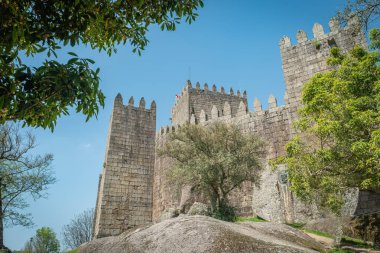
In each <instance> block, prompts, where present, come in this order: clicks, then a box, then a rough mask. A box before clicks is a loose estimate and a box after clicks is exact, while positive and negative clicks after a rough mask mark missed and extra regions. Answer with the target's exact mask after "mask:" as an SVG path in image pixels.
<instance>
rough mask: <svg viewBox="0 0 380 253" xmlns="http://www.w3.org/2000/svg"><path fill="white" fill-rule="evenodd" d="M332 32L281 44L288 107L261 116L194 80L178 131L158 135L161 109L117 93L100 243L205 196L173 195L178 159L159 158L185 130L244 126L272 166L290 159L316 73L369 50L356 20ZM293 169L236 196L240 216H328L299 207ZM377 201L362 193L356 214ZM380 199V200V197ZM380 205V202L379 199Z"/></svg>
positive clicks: (178, 105) (177, 115)
mask: <svg viewBox="0 0 380 253" xmlns="http://www.w3.org/2000/svg"><path fill="white" fill-rule="evenodd" d="M329 26H330V32H329V33H325V32H324V29H323V27H322V26H321V25H320V24H315V25H314V27H313V38H310V39H309V38H308V37H307V35H306V33H305V32H304V31H298V33H297V36H296V37H297V43H296V44H292V43H291V41H290V39H289V38H288V37H283V38H282V40H281V41H280V51H281V57H282V69H283V74H284V80H285V84H286V92H285V105H282V106H278V105H277V101H276V98H275V97H273V96H271V97H269V100H268V104H269V108H268V109H265V110H264V109H263V108H262V106H261V103H260V101H258V100H257V99H256V100H255V101H254V111H253V112H250V111H248V98H247V94H246V92H245V91H244V92H242V93H240V92H239V91H236V93H235V92H234V91H233V90H232V89H229V90H225V89H224V88H223V87H220V89H219V90H217V87H216V86H215V85H213V86H212V87H209V86H208V85H207V84H205V85H204V86H203V87H201V86H200V84H199V83H196V84H195V85H194V86H195V87H193V85H192V84H191V83H190V81H188V82H187V83H186V85H185V87H184V88H183V90H182V92H181V94H180V96H178V97H177V98H176V102H175V105H174V107H173V109H172V125H171V126H165V127H161V128H160V130H159V131H158V132H157V133H156V105H155V102H152V104H151V106H150V108H149V109H146V108H145V101H144V98H142V99H141V100H140V103H139V106H138V107H135V105H134V101H133V98H131V99H130V100H129V102H128V104H127V105H124V104H123V100H122V97H121V95H120V94H119V95H117V97H116V98H115V102H114V108H113V112H112V115H111V119H110V125H109V130H108V139H107V148H106V157H105V163H104V166H103V172H102V174H101V176H100V178H99V188H98V196H97V203H96V213H95V225H94V237H95V238H99V237H104V236H110V235H117V234H120V233H121V232H123V231H125V230H127V229H128V228H131V227H134V226H137V225H142V224H146V223H148V222H150V221H157V220H159V219H160V217H162V215H163V214H164V213H165V212H167V211H168V210H170V209H178V208H179V209H186V207H187V206H189V205H191V203H193V202H194V201H196V200H197V199H198V198H199V197H198V196H193V195H192V193H191V191H190V189H189V188H187V187H184V189H182V191H181V192H178V191H176V190H175V189H172V188H171V186H170V185H169V184H168V183H167V181H166V178H165V171H166V170H167V169H168V168H169V167H170V165H171V164H172V162H173V161H171V160H170V159H169V158H164V157H158V156H157V155H156V154H155V152H156V150H157V148H159V147H161V146H162V145H163V144H164V143H165V141H166V139H167V137H168V133H170V132H172V131H175V130H176V129H177V128H178V127H179V126H180V125H183V124H186V123H190V124H203V125H207V124H209V123H210V122H213V121H223V122H226V123H229V124H236V125H237V126H239V128H240V129H241V130H242V131H244V132H252V133H256V134H258V135H259V136H260V137H261V138H262V139H263V140H264V141H265V142H266V144H267V151H268V152H267V153H268V157H267V160H269V159H272V158H276V157H277V156H279V155H283V154H284V145H285V144H286V143H287V142H288V141H289V140H290V138H291V137H292V135H293V134H294V130H293V129H292V122H294V121H295V120H296V119H297V109H298V108H299V107H300V98H301V89H302V85H303V84H304V83H305V82H306V81H307V80H309V79H310V78H311V77H312V76H313V75H315V74H316V73H320V72H323V71H327V70H329V68H330V67H329V66H328V65H327V64H326V59H327V57H328V55H329V51H330V48H331V47H339V48H341V49H342V51H343V52H347V51H348V50H349V49H351V48H352V47H353V46H354V45H355V44H359V45H362V46H364V47H366V40H365V36H364V34H363V33H362V32H361V31H359V29H358V28H357V23H356V21H355V18H354V19H352V20H351V21H350V22H349V24H348V25H347V27H345V28H340V27H339V24H338V23H337V21H335V20H331V21H330V23H329ZM288 184H289V183H288V182H287V180H286V168H285V167H284V166H279V167H278V168H277V170H276V171H272V170H271V169H270V168H269V166H267V169H266V170H265V172H264V173H263V174H262V182H261V185H260V187H255V186H253V185H251V184H250V183H248V182H247V183H244V184H243V186H242V187H241V189H239V190H236V191H235V192H233V193H232V195H231V199H230V201H231V203H232V204H233V205H234V207H235V208H236V210H237V212H238V213H239V214H240V215H259V216H261V217H263V218H264V219H267V220H271V221H277V222H289V223H290V222H306V221H308V220H311V219H316V218H319V217H320V216H321V214H320V213H319V211H318V210H317V209H316V208H315V207H313V206H310V205H305V204H303V203H301V202H300V201H298V200H297V199H296V198H295V196H294V195H293V194H292V192H290V191H289V189H288ZM376 198H379V196H376V195H374V194H370V193H368V192H357V193H355V194H354V196H353V197H352V199H351V201H350V203H349V205H348V207H349V208H348V210H349V212H350V214H354V213H356V214H360V213H364V212H369V211H371V210H376V208H377V206H376V205H378V204H376ZM379 199H380V198H379ZM378 202H379V201H378Z"/></svg>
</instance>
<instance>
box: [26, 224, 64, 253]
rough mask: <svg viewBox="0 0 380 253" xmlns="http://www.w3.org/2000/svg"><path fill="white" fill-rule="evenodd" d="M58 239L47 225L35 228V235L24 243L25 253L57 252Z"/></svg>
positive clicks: (58, 246) (58, 247)
mask: <svg viewBox="0 0 380 253" xmlns="http://www.w3.org/2000/svg"><path fill="white" fill-rule="evenodd" d="M59 249H60V245H59V241H58V239H57V236H56V234H55V233H54V231H53V230H52V229H51V228H49V227H42V228H39V229H37V231H36V235H35V236H34V237H32V238H31V239H30V241H28V242H27V243H26V245H25V249H24V252H25V253H58V252H60V251H59Z"/></svg>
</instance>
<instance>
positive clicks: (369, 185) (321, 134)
mask: <svg viewBox="0 0 380 253" xmlns="http://www.w3.org/2000/svg"><path fill="white" fill-rule="evenodd" d="M379 35H380V30H379V29H375V30H372V31H371V32H370V38H371V40H372V43H371V45H372V47H373V48H374V49H375V50H374V51H372V52H371V51H368V50H366V49H363V48H361V47H360V46H355V47H354V48H353V49H352V50H351V51H350V52H349V53H347V54H342V52H341V51H340V50H339V49H338V48H333V49H331V55H330V57H329V58H328V64H330V65H332V66H334V69H333V70H332V71H329V72H326V73H320V74H317V75H315V76H314V77H313V78H312V79H311V80H310V81H309V82H307V83H306V84H305V86H304V88H303V92H302V103H303V107H302V108H301V110H300V119H299V121H298V122H297V124H296V128H297V129H298V131H299V132H298V134H297V135H296V137H295V138H294V139H293V140H292V141H291V142H289V143H288V144H287V146H286V151H287V157H286V158H285V162H286V163H287V164H288V171H289V178H290V181H291V184H292V186H291V187H292V189H293V191H294V192H295V193H296V194H297V195H298V196H299V197H301V198H302V199H304V200H308V201H316V202H317V203H318V204H319V205H321V206H323V207H327V208H329V209H331V210H332V211H334V212H335V213H338V214H339V213H341V207H342V203H343V202H344V195H345V194H346V193H347V191H348V190H349V189H352V188H359V189H362V190H378V189H380V129H379V126H380V111H379V108H380V66H379V59H380V58H379V51H378V50H377V49H378V48H379V42H380V40H379V38H380V36H379Z"/></svg>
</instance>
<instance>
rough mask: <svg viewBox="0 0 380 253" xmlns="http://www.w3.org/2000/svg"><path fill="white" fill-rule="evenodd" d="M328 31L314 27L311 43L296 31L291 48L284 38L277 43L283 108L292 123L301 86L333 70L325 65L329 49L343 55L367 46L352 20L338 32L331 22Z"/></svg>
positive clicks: (288, 40)
mask: <svg viewBox="0 0 380 253" xmlns="http://www.w3.org/2000/svg"><path fill="white" fill-rule="evenodd" d="M329 27H330V30H331V31H330V32H329V33H327V34H325V32H324V29H323V26H322V25H320V24H318V23H315V24H314V26H313V36H314V38H313V39H311V40H309V39H308V37H307V35H306V33H305V32H304V31H303V30H299V31H298V32H297V36H296V37H297V44H296V45H292V43H291V41H290V39H289V37H287V36H284V37H283V38H282V40H281V41H280V51H281V58H282V70H283V73H284V80H285V84H286V92H285V104H286V105H288V107H289V112H290V116H291V122H293V121H294V120H296V119H297V109H298V108H299V107H300V100H301V90H302V86H303V85H304V84H305V83H306V82H307V81H308V80H309V79H310V78H311V77H312V76H314V75H315V74H316V73H321V72H325V71H327V70H330V69H332V67H331V66H328V65H327V62H326V60H327V58H328V56H329V54H330V49H331V48H332V47H339V48H340V49H341V50H342V52H344V53H345V52H347V51H348V50H349V49H351V48H352V47H353V46H354V45H356V44H357V45H362V46H364V47H366V46H367V45H366V39H365V36H364V34H363V32H362V31H361V29H360V28H359V27H358V22H357V19H356V18H352V20H351V21H350V22H349V24H348V25H347V27H345V28H340V27H339V23H338V21H336V20H335V19H331V20H330V22H329Z"/></svg>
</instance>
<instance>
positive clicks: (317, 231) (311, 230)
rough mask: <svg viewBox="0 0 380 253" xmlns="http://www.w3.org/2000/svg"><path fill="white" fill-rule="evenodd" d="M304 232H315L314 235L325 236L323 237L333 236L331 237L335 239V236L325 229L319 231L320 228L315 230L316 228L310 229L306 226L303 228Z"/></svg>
mask: <svg viewBox="0 0 380 253" xmlns="http://www.w3.org/2000/svg"><path fill="white" fill-rule="evenodd" d="M303 231H304V232H306V233H310V234H314V235H319V236H323V237H327V238H331V239H335V236H334V235H332V234H330V233H327V232H323V231H319V230H314V229H308V228H305V229H303Z"/></svg>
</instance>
